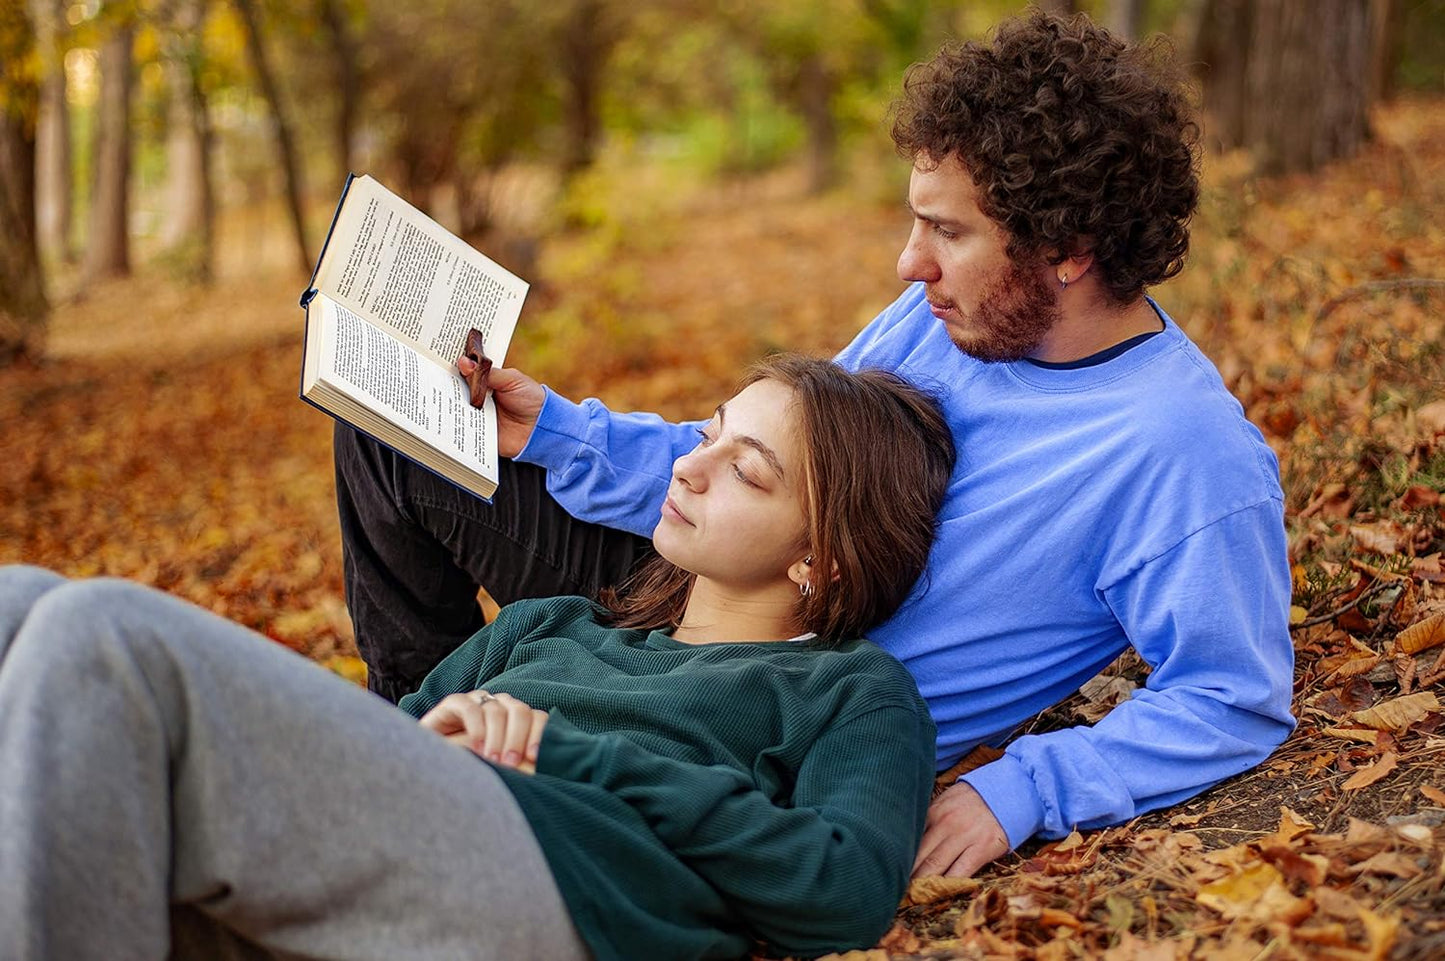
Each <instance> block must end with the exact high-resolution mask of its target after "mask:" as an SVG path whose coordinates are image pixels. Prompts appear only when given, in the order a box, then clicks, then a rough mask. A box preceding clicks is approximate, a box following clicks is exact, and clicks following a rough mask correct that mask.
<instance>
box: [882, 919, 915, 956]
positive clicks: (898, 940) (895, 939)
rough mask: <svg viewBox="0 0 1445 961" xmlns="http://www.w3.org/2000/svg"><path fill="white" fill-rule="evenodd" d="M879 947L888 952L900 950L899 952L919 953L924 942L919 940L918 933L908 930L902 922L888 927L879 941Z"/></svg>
mask: <svg viewBox="0 0 1445 961" xmlns="http://www.w3.org/2000/svg"><path fill="white" fill-rule="evenodd" d="M878 947H880V948H882V949H883V950H884V951H887V952H890V953H891V952H894V951H896V952H898V953H899V954H917V953H918V952H919V951H921V950H923V942H921V941H919V940H918V935H916V934H914V933H913V932H912V931H910V930H908V928H907V927H905V926H904V925H902V924H895V925H893V927H891V928H889V929H888V933H887V934H885V935H883V937H882V939H881V940H880V941H879V942H878Z"/></svg>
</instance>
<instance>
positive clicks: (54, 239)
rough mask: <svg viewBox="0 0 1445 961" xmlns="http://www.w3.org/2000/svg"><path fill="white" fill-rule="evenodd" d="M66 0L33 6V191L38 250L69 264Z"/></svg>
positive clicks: (48, 0) (71, 253)
mask: <svg viewBox="0 0 1445 961" xmlns="http://www.w3.org/2000/svg"><path fill="white" fill-rule="evenodd" d="M65 7H66V0H40V2H38V3H36V4H35V26H36V35H37V38H38V39H39V52H40V65H41V76H40V124H39V128H38V132H37V135H36V146H35V150H36V163H37V164H38V166H37V168H36V172H35V193H36V202H37V204H38V207H37V211H36V217H37V223H38V227H39V231H40V234H39V236H40V241H39V242H40V247H41V249H42V250H46V251H49V252H50V253H51V254H53V255H54V256H56V257H58V258H59V259H60V260H62V261H63V262H65V263H74V262H75V245H74V244H73V243H71V238H70V221H71V218H72V216H73V215H74V214H73V207H72V205H71V198H72V196H73V193H74V192H73V191H72V190H71V170H70V165H71V149H70V106H69V104H68V103H67V102H66V99H65V47H66V44H65V29H66V28H65Z"/></svg>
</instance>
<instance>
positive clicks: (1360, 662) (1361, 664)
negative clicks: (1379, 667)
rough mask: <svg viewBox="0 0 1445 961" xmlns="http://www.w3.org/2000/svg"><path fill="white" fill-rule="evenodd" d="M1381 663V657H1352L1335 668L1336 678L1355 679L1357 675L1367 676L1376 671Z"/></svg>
mask: <svg viewBox="0 0 1445 961" xmlns="http://www.w3.org/2000/svg"><path fill="white" fill-rule="evenodd" d="M1378 663H1380V655H1378V654H1373V655H1371V656H1369V657H1352V658H1350V659H1349V660H1347V661H1345V662H1344V663H1343V664H1341V665H1340V666H1339V667H1337V668H1335V672H1334V673H1335V676H1336V677H1354V676H1355V675H1357V674H1367V673H1369V672H1370V671H1372V670H1374V669H1375V665H1376V664H1378Z"/></svg>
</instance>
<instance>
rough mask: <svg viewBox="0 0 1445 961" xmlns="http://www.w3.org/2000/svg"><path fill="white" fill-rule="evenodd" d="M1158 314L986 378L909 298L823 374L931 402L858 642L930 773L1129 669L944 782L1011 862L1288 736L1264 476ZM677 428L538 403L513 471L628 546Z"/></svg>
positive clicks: (1130, 812)
mask: <svg viewBox="0 0 1445 961" xmlns="http://www.w3.org/2000/svg"><path fill="white" fill-rule="evenodd" d="M1157 309H1158V308H1157V305H1156V310H1157ZM1159 314H1160V316H1161V318H1162V319H1163V321H1164V331H1163V332H1162V333H1160V334H1158V335H1156V336H1154V337H1151V338H1149V339H1148V340H1146V341H1144V342H1143V343H1141V344H1139V345H1137V346H1135V347H1133V348H1132V349H1130V350H1128V351H1126V352H1124V353H1123V354H1121V355H1119V356H1117V357H1114V358H1112V359H1110V360H1107V361H1105V362H1103V363H1099V364H1096V365H1093V366H1085V367H1078V368H1072V369H1053V368H1046V367H1041V366H1039V365H1036V364H1032V363H1030V362H1028V361H1017V362H1013V363H997V364H986V363H982V362H980V361H978V360H975V359H974V358H972V357H969V356H967V355H965V354H963V353H962V352H961V351H959V350H958V349H957V348H956V347H955V346H954V345H953V343H952V342H951V341H950V340H949V339H948V336H947V334H946V332H945V330H944V328H943V325H942V324H941V323H940V322H939V321H938V320H937V319H936V318H935V317H933V315H932V314H931V313H930V312H929V309H928V305H927V303H926V301H925V300H924V297H923V288H922V285H914V286H912V287H910V288H909V289H907V290H906V291H905V292H904V293H903V295H902V296H901V297H899V299H898V300H897V301H895V302H894V303H893V304H892V305H891V306H889V307H888V308H887V309H886V310H884V312H883V313H882V314H880V315H879V316H878V317H877V318H876V319H875V320H874V321H873V322H872V323H871V324H869V325H868V326H867V327H866V328H864V329H863V331H862V332H861V333H859V335H858V336H857V337H856V338H855V339H854V340H853V342H852V343H851V344H849V345H848V346H847V347H846V348H844V350H843V351H842V352H841V353H840V354H839V355H838V358H837V360H838V362H839V363H841V364H842V365H844V366H845V367H849V368H855V369H856V368H863V367H879V368H885V369H890V370H896V371H898V372H899V373H900V374H902V375H903V376H905V377H907V378H908V379H910V380H912V381H914V382H915V383H918V384H920V385H921V386H923V387H925V388H927V389H929V390H932V391H934V392H936V393H937V394H938V395H939V397H940V399H941V401H942V403H943V405H944V409H945V412H946V414H947V417H948V420H949V423H950V425H951V426H952V428H953V431H954V436H955V438H956V439H957V441H958V451H959V458H958V465H957V467H956V469H955V471H954V475H953V478H952V480H951V482H950V485H949V491H948V496H947V500H946V502H945V504H944V507H943V510H942V512H941V514H940V518H939V521H940V522H939V533H938V538H937V540H936V542H935V544H934V546H933V551H932V554H931V556H930V560H929V565H928V570H927V573H926V574H925V576H924V577H923V578H922V579H920V582H919V585H918V586H917V587H916V588H915V590H914V593H913V595H912V596H911V597H910V598H909V600H908V601H907V603H905V604H904V606H903V607H902V609H900V611H899V612H898V613H897V614H896V615H895V616H894V617H893V618H892V619H890V620H889V621H887V622H885V623H884V624H882V625H880V626H879V627H878V628H876V629H875V630H874V631H872V632H870V633H871V638H872V639H873V640H874V641H875V642H876V643H878V644H879V645H881V646H882V647H884V648H885V649H886V650H888V651H889V652H890V653H892V654H893V655H894V656H896V657H897V658H898V659H899V660H901V661H902V662H903V663H904V664H905V665H906V666H907V667H908V669H909V671H910V672H911V673H912V674H913V676H914V678H915V679H916V680H917V682H918V686H919V689H920V691H921V692H922V694H923V696H924V698H925V699H926V700H927V702H928V706H929V709H930V711H931V712H932V714H933V718H934V721H935V723H936V724H937V726H938V750H937V765H938V769H939V770H942V769H945V768H947V767H948V766H950V765H952V764H953V763H954V762H955V761H957V760H958V759H959V758H960V757H962V756H963V755H964V754H965V753H967V752H968V751H969V750H971V749H972V748H973V747H974V746H976V745H978V744H982V743H987V744H992V745H995V746H997V745H1000V744H1003V743H1004V742H1006V741H1008V739H1009V737H1010V736H1011V734H1012V733H1013V732H1014V731H1015V730H1016V729H1017V728H1018V727H1019V725H1020V724H1022V723H1023V722H1024V721H1025V720H1027V719H1028V718H1030V717H1032V716H1033V715H1035V714H1037V713H1038V712H1039V711H1041V710H1043V709H1044V708H1046V707H1048V706H1050V705H1052V704H1054V703H1057V702H1058V701H1059V700H1061V699H1062V698H1064V697H1066V696H1068V695H1069V694H1071V693H1072V692H1073V691H1075V690H1076V689H1077V688H1078V687H1079V686H1080V685H1081V684H1082V683H1083V682H1084V681H1087V680H1088V679H1089V678H1091V677H1093V676H1094V675H1095V674H1097V673H1098V672H1099V671H1100V670H1101V669H1102V668H1104V667H1105V666H1106V665H1108V664H1109V663H1110V662H1111V661H1113V660H1114V658H1116V657H1117V656H1118V655H1119V654H1120V653H1121V652H1122V651H1123V650H1124V648H1125V647H1126V646H1128V645H1132V646H1133V647H1134V648H1135V649H1136V650H1137V651H1138V652H1139V654H1140V656H1141V657H1142V658H1143V659H1144V660H1145V661H1146V662H1147V663H1148V664H1149V666H1150V668H1151V673H1150V675H1149V679H1148V682H1147V684H1146V686H1145V687H1144V688H1142V689H1140V690H1137V691H1135V692H1134V694H1133V696H1132V697H1131V698H1130V699H1129V700H1128V701H1126V702H1124V703H1122V704H1120V705H1119V706H1118V707H1116V708H1115V709H1114V710H1113V711H1112V712H1110V714H1109V715H1108V716H1106V717H1105V718H1104V719H1103V720H1102V721H1100V722H1099V723H1097V724H1095V725H1093V726H1091V727H1076V728H1070V729H1067V730H1062V731H1055V732H1052V733H1049V734H1042V735H1028V736H1024V737H1019V738H1016V739H1014V740H1012V741H1011V742H1008V745H1007V748H1006V750H1005V754H1004V756H1003V757H1002V758H1000V759H998V760H996V761H993V762H991V763H989V764H987V765H984V766H983V767H980V768H978V769H976V770H974V771H972V772H970V773H969V774H966V775H965V776H964V778H963V780H965V781H967V782H968V783H970V784H972V785H973V787H974V788H975V789H977V790H978V792H979V794H980V795H981V796H982V797H983V799H984V801H985V802H986V803H987V804H988V806H989V809H990V810H991V811H992V812H993V814H994V816H995V817H997V818H998V819H999V822H1000V823H1001V824H1002V825H1003V827H1004V829H1005V831H1006V833H1007V834H1008V839H1009V843H1010V844H1011V845H1013V846H1016V845H1018V844H1019V843H1021V842H1022V841H1024V840H1025V839H1027V838H1028V837H1030V836H1031V835H1033V834H1036V833H1040V834H1043V835H1044V836H1046V837H1060V836H1062V835H1064V834H1066V833H1067V832H1068V831H1069V830H1070V829H1072V828H1074V827H1081V828H1088V827H1098V826H1102V825H1106V824H1114V823H1118V822H1121V821H1124V820H1127V819H1129V818H1131V817H1133V816H1134V815H1136V814H1140V813H1142V812H1144V811H1148V810H1151V809H1154V808H1158V807H1162V806H1165V805H1169V804H1172V803H1175V802H1177V801H1180V800H1183V799H1185V798H1188V797H1190V796H1192V795H1194V794H1196V793H1197V792H1199V791H1201V790H1203V789H1204V788H1206V787H1208V786H1210V785H1212V784H1215V783H1217V782H1218V781H1220V780H1223V779H1224V778H1226V777H1229V776H1231V775H1235V774H1239V773H1241V772H1243V771H1246V770H1248V769H1249V768H1251V767H1253V766H1254V765H1256V764H1258V763H1259V762H1260V761H1262V760H1263V759H1264V758H1265V757H1266V756H1268V754H1269V753H1270V752H1271V751H1272V750H1273V749H1274V748H1275V747H1276V746H1277V745H1278V744H1279V743H1280V742H1281V741H1283V740H1284V738H1285V736H1286V735H1288V733H1289V732H1290V730H1291V729H1292V728H1293V724H1294V721H1293V718H1292V717H1291V716H1290V713H1289V700H1290V689H1291V680H1292V676H1293V667H1294V659H1293V648H1292V645H1291V642H1290V638H1289V630H1288V611H1289V596H1290V577H1289V565H1288V560H1287V557H1286V543H1285V532H1284V523H1283V495H1282V493H1281V491H1280V486H1279V470H1278V463H1277V461H1276V459H1275V456H1274V454H1273V452H1272V451H1271V450H1270V449H1269V447H1268V446H1267V445H1266V444H1265V442H1264V439H1263V437H1262V436H1261V435H1260V433H1259V432H1258V431H1257V430H1256V429H1255V428H1254V427H1253V426H1252V425H1251V424H1250V423H1249V422H1248V421H1247V420H1246V419H1245V417H1244V414H1243V410H1242V409H1241V407H1240V405H1239V403H1238V402H1237V401H1236V400H1235V399H1234V398H1233V397H1231V396H1230V395H1229V393H1228V391H1227V390H1226V389H1225V387H1224V384H1223V382H1222V381H1221V379H1220V377H1219V374H1218V372H1217V371H1216V370H1215V369H1214V367H1213V365H1212V364H1211V363H1210V362H1209V361H1208V359H1207V358H1205V357H1204V355H1203V354H1202V353H1201V352H1200V351H1199V350H1198V348H1196V347H1195V346H1194V344H1193V343H1191V342H1190V341H1189V339H1188V338H1187V337H1186V336H1185V335H1184V333H1183V332H1182V331H1181V330H1180V329H1179V328H1178V326H1177V325H1175V324H1174V323H1173V321H1172V320H1170V319H1169V318H1168V316H1167V315H1165V314H1164V313H1163V311H1162V310H1161V311H1159ZM694 426H695V425H692V424H669V423H667V422H665V421H663V420H662V419H661V418H659V417H657V416H655V415H652V414H617V413H613V412H610V411H608V410H607V409H606V408H605V407H604V406H603V405H602V404H601V403H600V402H598V401H596V400H593V399H589V400H586V401H583V402H582V403H581V404H574V403H572V402H570V401H567V400H565V399H563V398H562V397H560V396H558V395H557V394H555V393H552V392H550V391H549V392H548V395H547V399H546V402H545V404H544V406H543V409H542V413H541V417H540V419H539V421H538V424H537V429H536V430H535V431H534V432H533V435H532V438H531V440H530V441H529V443H528V445H527V447H526V449H525V450H524V451H522V453H521V455H520V457H519V459H521V460H525V461H528V462H531V463H534V464H538V465H540V466H542V467H544V468H547V470H548V489H549V491H550V492H551V493H552V495H553V496H554V497H555V498H556V499H557V500H558V501H559V502H560V503H561V504H562V505H563V506H564V507H565V508H566V509H567V510H568V511H569V512H571V513H572V514H573V515H574V516H576V517H579V518H582V519H585V520H589V521H594V522H597V523H601V524H605V525H608V526H612V527H617V528H622V529H625V530H630V531H633V532H635V533H638V534H644V535H646V534H650V533H651V532H652V529H653V527H654V526H655V525H656V522H657V518H658V511H659V510H660V507H661V504H662V500H663V497H664V494H665V491H666V487H667V482H668V478H669V476H670V471H671V464H672V461H673V460H674V459H675V458H676V457H678V456H679V455H681V454H683V453H685V452H687V451H688V450H690V449H691V448H692V447H693V446H694V442H695V439H696V435H695V433H694V432H693V427H694Z"/></svg>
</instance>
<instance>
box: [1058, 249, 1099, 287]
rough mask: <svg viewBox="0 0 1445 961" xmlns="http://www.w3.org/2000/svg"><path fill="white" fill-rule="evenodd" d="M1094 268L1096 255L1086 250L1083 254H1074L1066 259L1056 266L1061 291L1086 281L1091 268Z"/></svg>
mask: <svg viewBox="0 0 1445 961" xmlns="http://www.w3.org/2000/svg"><path fill="white" fill-rule="evenodd" d="M1093 266H1094V253H1093V251H1091V250H1086V251H1084V252H1083V253H1078V254H1073V255H1071V256H1068V257H1065V258H1064V259H1063V260H1061V261H1059V262H1058V263H1057V264H1055V265H1054V273H1055V275H1056V276H1057V277H1058V278H1059V287H1060V289H1064V288H1067V287H1068V286H1069V285H1070V284H1075V283H1078V282H1079V281H1081V280H1083V279H1084V275H1085V274H1087V273H1088V272H1089V268H1091V267H1093Z"/></svg>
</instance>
